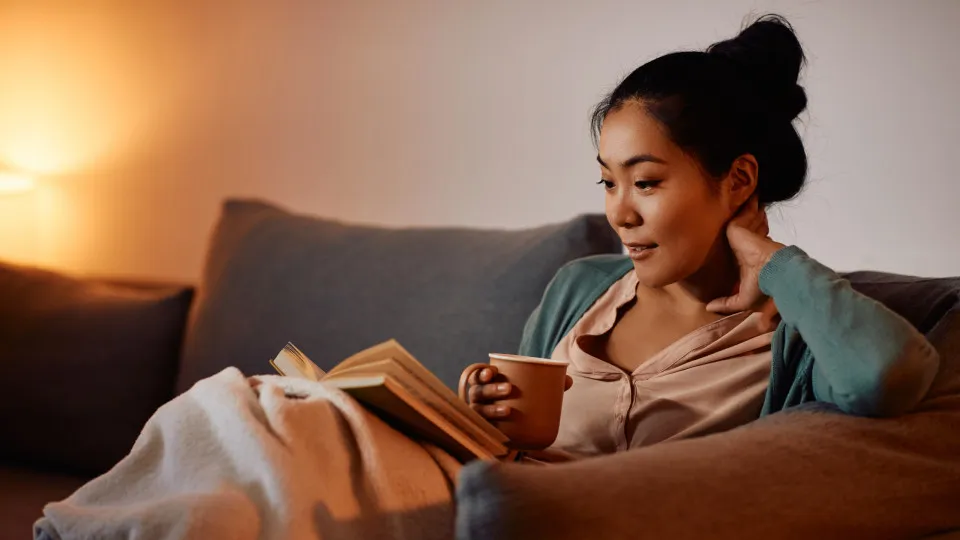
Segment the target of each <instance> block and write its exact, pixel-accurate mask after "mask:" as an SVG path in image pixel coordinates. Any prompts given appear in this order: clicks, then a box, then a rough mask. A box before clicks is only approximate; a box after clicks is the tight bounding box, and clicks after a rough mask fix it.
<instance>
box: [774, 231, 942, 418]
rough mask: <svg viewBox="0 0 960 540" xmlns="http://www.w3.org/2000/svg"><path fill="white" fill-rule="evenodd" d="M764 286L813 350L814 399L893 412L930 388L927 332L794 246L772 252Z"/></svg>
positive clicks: (856, 410) (932, 358) (854, 409)
mask: <svg viewBox="0 0 960 540" xmlns="http://www.w3.org/2000/svg"><path fill="white" fill-rule="evenodd" d="M760 289H761V290H762V291H763V292H764V293H765V294H767V295H769V296H771V297H772V298H773V301H774V303H775V304H776V306H777V309H778V310H779V311H780V316H781V317H782V318H783V322H784V323H785V324H786V325H787V326H788V327H793V328H795V329H796V330H797V331H798V332H799V334H800V337H801V338H802V339H803V341H804V342H805V343H806V345H807V347H808V349H809V353H810V354H812V356H813V364H812V371H811V377H812V380H811V383H812V387H813V392H814V396H815V397H816V399H817V400H819V401H825V402H830V403H833V404H835V405H837V406H838V407H840V409H841V410H843V411H845V412H848V413H851V414H857V415H861V416H894V415H898V414H901V413H904V412H906V411H908V410H910V409H911V408H913V407H914V406H915V405H916V404H917V403H919V402H920V400H921V399H922V398H923V396H924V395H925V394H926V392H927V390H928V388H929V387H930V384H931V382H932V381H933V378H934V376H935V375H936V373H937V370H938V369H939V364H940V360H939V356H938V354H937V352H936V350H935V349H934V348H933V346H932V345H930V343H929V342H928V341H927V340H926V338H925V337H924V336H923V335H922V334H920V332H918V331H917V330H916V329H915V328H914V327H913V325H911V324H910V323H909V322H908V321H906V320H905V319H903V318H902V317H900V316H899V315H897V314H896V313H894V312H893V311H891V310H890V309H888V308H887V307H886V306H884V305H883V304H881V303H880V302H877V301H876V300H873V299H872V298H869V297H867V296H865V295H863V294H860V293H858V292H857V291H855V290H854V289H853V287H851V286H850V283H849V282H848V281H846V280H845V279H843V278H841V277H840V276H839V275H837V274H836V273H835V272H834V271H833V270H830V269H829V268H827V267H826V266H823V265H822V264H820V263H818V262H817V261H815V260H813V259H812V258H811V257H809V256H808V255H807V254H806V253H804V252H803V251H802V250H800V249H799V248H797V247H796V246H789V247H785V248H782V249H780V250H779V251H777V252H776V253H775V254H774V255H773V256H772V257H771V259H770V261H769V262H768V263H767V264H766V265H765V266H764V267H763V269H762V270H761V272H760ZM781 352H783V353H785V351H781Z"/></svg>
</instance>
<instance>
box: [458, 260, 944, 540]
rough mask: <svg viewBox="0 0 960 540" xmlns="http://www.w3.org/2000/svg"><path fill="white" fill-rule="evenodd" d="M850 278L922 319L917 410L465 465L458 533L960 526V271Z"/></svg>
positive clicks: (841, 533) (838, 534)
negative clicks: (925, 361)
mask: <svg viewBox="0 0 960 540" xmlns="http://www.w3.org/2000/svg"><path fill="white" fill-rule="evenodd" d="M850 278H851V279H852V280H853V281H854V283H855V284H856V285H855V287H857V288H859V289H860V290H862V291H863V292H864V293H867V294H871V295H875V296H876V297H879V298H883V299H885V300H889V302H890V303H889V304H888V305H889V306H891V307H892V308H893V309H896V310H897V311H898V312H899V313H900V314H901V315H903V316H904V317H907V318H908V319H909V320H911V322H913V323H914V324H917V325H918V326H919V327H920V328H921V329H923V330H926V336H927V338H928V340H929V341H930V343H931V344H932V345H933V346H934V347H935V348H936V350H937V352H938V353H939V357H940V359H941V362H940V367H939V370H938V372H937V375H936V377H935V378H934V380H933V382H932V384H931V386H930V389H929V390H928V392H927V395H926V397H925V398H924V399H923V401H922V402H921V403H920V404H919V405H918V406H917V407H916V408H915V409H914V411H913V412H911V413H909V414H905V415H901V416H898V417H895V418H884V419H873V418H862V417H856V416H852V415H846V414H842V413H840V412H839V411H837V410H835V407H833V406H831V405H829V404H824V403H818V402H809V403H805V404H803V405H800V406H797V407H793V408H790V409H787V410H785V411H782V412H778V413H776V414H772V415H770V416H766V417H764V418H761V419H760V420H757V421H756V422H753V423H751V424H747V425H746V426H743V427H740V428H737V429H734V430H731V431H729V432H725V433H719V434H714V435H708V436H706V437H700V438H695V439H688V440H682V441H676V442H667V443H664V444H659V445H654V446H649V447H644V448H640V449H636V450H631V451H628V452H622V453H618V454H614V455H610V456H604V457H599V458H593V459H585V460H579V461H574V462H571V463H565V464H557V465H552V466H550V467H525V466H519V465H513V464H488V463H474V464H469V465H467V466H466V467H464V469H463V470H462V471H461V474H460V482H459V485H458V488H457V503H458V512H457V535H456V538H457V539H458V540H485V539H498V540H511V539H514V538H523V539H530V540H537V539H549V540H565V539H575V538H585V537H590V538H610V539H617V538H635V537H636V536H637V534H638V531H642V534H643V535H644V536H645V537H650V538H676V539H685V538H690V539H693V538H717V539H725V538H730V539H739V538H783V539H792V538H797V539H803V538H824V539H830V538H837V539H845V538H877V539H884V538H891V539H893V538H920V537H927V536H930V537H937V538H941V537H951V536H953V535H955V534H957V533H958V532H960V512H958V511H957V509H958V508H960V429H958V428H957V426H960V305H958V301H957V297H958V291H960V280H957V279H938V280H922V279H916V278H903V279H899V278H897V277H895V276H894V277H890V276H883V275H881V274H875V273H859V274H851V275H850ZM831 409H833V411H832V412H831ZM951 533H952V534H951Z"/></svg>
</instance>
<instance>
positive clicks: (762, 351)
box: [552, 272, 773, 456]
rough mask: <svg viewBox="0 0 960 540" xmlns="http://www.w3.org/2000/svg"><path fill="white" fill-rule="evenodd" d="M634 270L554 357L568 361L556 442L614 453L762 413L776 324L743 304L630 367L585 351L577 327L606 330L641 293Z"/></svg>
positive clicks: (592, 332) (568, 448)
mask: <svg viewBox="0 0 960 540" xmlns="http://www.w3.org/2000/svg"><path fill="white" fill-rule="evenodd" d="M637 283H638V282H637V276H636V274H635V273H634V272H628V273H627V274H626V275H625V276H624V277H623V278H621V279H620V280H619V281H617V282H616V283H614V284H613V285H612V286H611V287H610V289H608V290H607V292H606V293H604V294H603V296H601V297H600V298H599V299H597V301H596V302H595V303H594V304H593V305H592V306H591V307H590V308H589V309H588V310H587V312H586V313H584V315H583V317H581V319H580V321H578V322H577V324H576V325H575V326H574V327H573V329H572V330H571V331H570V332H569V333H568V334H567V335H566V336H565V337H564V338H563V339H562V340H561V341H560V343H558V344H557V347H556V348H555V349H554V351H553V354H552V358H553V359H555V360H565V361H567V362H569V363H570V366H569V367H568V368H567V373H568V374H569V375H570V376H571V377H573V386H572V387H571V388H570V389H569V390H568V391H567V393H566V394H565V396H564V400H563V411H562V413H561V417H560V433H559V435H558V436H557V440H556V442H554V444H553V446H552V448H554V449H558V450H562V451H565V452H570V453H572V454H575V455H578V456H586V455H596V454H604V453H612V452H617V451H622V450H627V449H629V448H636V447H640V446H645V445H648V444H654V443H658V442H663V441H669V440H673V439H683V438H687V437H695V436H698V435H706V434H708V433H714V432H719V431H725V430H728V429H731V428H734V427H736V426H739V425H742V424H745V423H747V422H750V421H752V420H755V419H756V418H757V417H758V416H759V415H760V409H761V407H762V405H763V398H764V394H765V392H766V389H767V384H768V378H769V376H770V362H771V360H772V355H771V351H770V341H771V339H772V337H773V329H772V328H771V325H770V324H769V321H768V320H766V319H764V318H763V316H762V315H761V314H760V313H754V312H741V313H737V314H734V315H730V316H728V317H725V318H723V319H720V320H717V321H714V322H712V323H710V324H707V325H705V326H702V327H700V328H698V329H696V330H694V331H693V332H690V333H689V334H687V335H686V336H683V337H682V338H680V339H679V340H677V341H676V342H674V343H672V344H671V345H669V346H668V347H667V348H665V349H664V350H662V351H660V352H659V353H657V354H656V355H655V356H653V357H652V358H650V359H649V360H647V361H646V362H644V363H643V364H641V365H640V366H639V367H638V368H637V369H636V370H635V371H634V372H633V373H627V372H626V371H624V370H623V369H621V368H619V367H617V366H614V365H613V364H610V363H608V362H606V361H603V360H601V359H599V358H596V357H594V356H591V355H589V354H587V353H586V352H584V350H583V349H582V348H581V347H580V345H579V343H578V340H579V338H580V337H581V336H588V335H589V336H600V335H603V334H605V333H606V332H609V331H610V329H611V328H613V325H614V324H615V323H616V321H617V310H618V309H619V308H620V307H622V306H623V305H624V304H626V303H628V302H631V301H633V300H634V299H635V298H636V290H637Z"/></svg>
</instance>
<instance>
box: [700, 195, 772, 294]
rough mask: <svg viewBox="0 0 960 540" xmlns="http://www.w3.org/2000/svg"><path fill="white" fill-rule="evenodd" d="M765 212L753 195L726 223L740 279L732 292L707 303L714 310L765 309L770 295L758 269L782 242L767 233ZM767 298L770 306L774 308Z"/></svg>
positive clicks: (768, 229) (768, 231)
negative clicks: (764, 288)
mask: <svg viewBox="0 0 960 540" xmlns="http://www.w3.org/2000/svg"><path fill="white" fill-rule="evenodd" d="M769 234H770V227H769V225H768V224H767V213H766V211H764V210H763V209H762V208H760V203H759V202H758V200H757V197H756V195H754V196H753V197H751V198H750V200H749V201H747V202H746V203H745V204H744V205H743V206H742V207H741V208H740V210H739V211H738V212H737V215H735V216H734V217H733V219H731V220H730V223H728V224H727V241H728V242H729V243H730V249H731V250H732V251H733V255H734V256H735V257H736V259H737V265H739V267H740V281H739V283H738V286H737V289H736V290H735V291H734V293H733V294H732V295H731V296H726V297H723V298H717V299H716V300H713V301H711V302H710V303H709V304H707V310H708V311H713V312H716V313H736V312H738V311H745V310H762V311H767V309H765V306H764V303H766V302H767V301H768V300H769V299H768V298H767V296H766V295H765V294H763V292H762V291H761V290H760V270H761V269H763V266H764V265H765V264H767V261H769V260H770V257H772V256H773V254H774V253H776V252H777V250H779V249H780V248H782V247H784V246H783V244H781V243H779V242H775V241H773V240H772V239H771V238H770V237H769V236H768V235H769ZM772 304H773V302H769V304H768V305H769V307H770V309H771V310H775V309H776V308H775V307H774V306H773V305H772Z"/></svg>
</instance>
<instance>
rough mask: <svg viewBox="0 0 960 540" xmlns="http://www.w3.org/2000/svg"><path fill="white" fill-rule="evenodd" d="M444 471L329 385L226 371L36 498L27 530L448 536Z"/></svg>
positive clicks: (79, 534) (447, 464)
mask: <svg viewBox="0 0 960 540" xmlns="http://www.w3.org/2000/svg"><path fill="white" fill-rule="evenodd" d="M458 468H459V466H458V465H457V464H456V462H455V461H454V460H453V458H451V457H450V456H448V455H446V454H443V453H442V452H439V451H438V450H437V449H436V448H432V447H431V448H429V449H427V448H425V447H423V446H421V445H420V444H418V443H416V442H414V441H412V440H411V439H409V438H407V437H406V436H404V435H402V434H400V433H399V432H397V431H394V430H393V429H392V428H390V427H389V426H387V424H385V423H383V422H382V421H380V420H379V419H378V418H377V417H375V416H373V415H372V414H370V413H369V412H367V411H366V410H365V409H363V408H362V407H361V406H360V405H359V404H357V403H356V402H355V401H354V400H353V399H352V398H350V397H349V396H348V395H347V394H345V393H343V392H341V391H340V390H338V389H336V388H334V387H327V386H324V385H323V384H322V383H314V382H309V381H304V380H300V379H292V378H286V377H277V376H265V377H262V378H257V377H253V378H249V379H248V378H245V377H244V376H243V374H241V373H240V371H238V370H237V369H236V368H227V369H225V370H224V371H222V372H220V373H218V374H216V375H214V376H213V377H210V378H208V379H205V380H203V381H200V382H199V383H197V384H196V385H195V386H194V387H192V388H191V389H190V390H189V391H188V392H186V393H184V394H182V395H180V396H179V397H177V398H176V399H174V400H172V401H171V402H169V403H167V404H166V405H164V406H163V407H161V408H160V410H158V411H157V413H156V414H155V415H154V416H153V417H152V418H151V419H150V421H149V422H148V423H147V425H146V426H145V427H144V430H143V433H142V435H141V436H140V438H139V439H137V443H136V445H135V446H134V448H133V451H132V452H131V453H130V455H128V456H127V457H126V458H124V459H123V461H121V462H120V463H118V464H117V466H116V467H114V468H113V469H111V470H110V471H109V472H107V473H106V474H104V475H103V476H100V477H98V478H96V479H94V480H93V481H91V482H90V483H88V484H86V485H85V486H83V487H82V488H80V489H79V490H77V491H76V492H75V493H74V494H73V495H71V496H70V497H68V498H67V499H66V500H64V501H61V502H57V503H52V504H49V505H47V506H46V507H45V508H44V517H43V518H41V519H40V520H39V521H38V522H37V524H36V528H35V537H36V538H51V539H63V540H70V539H75V538H76V539H81V538H84V539H85V538H134V537H136V538H139V539H143V540H149V539H161V538H164V539H165V538H170V539H173V538H177V539H194V538H196V539H201V538H202V539H206V538H231V539H234V540H243V539H250V540H255V539H260V538H296V539H307V538H318V539H319V538H324V539H354V538H397V539H405V538H408V539H431V538H436V539H441V538H450V536H451V535H452V528H453V520H454V509H453V505H452V494H451V489H452V484H451V478H452V477H453V475H455V474H456V472H457V470H458Z"/></svg>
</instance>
